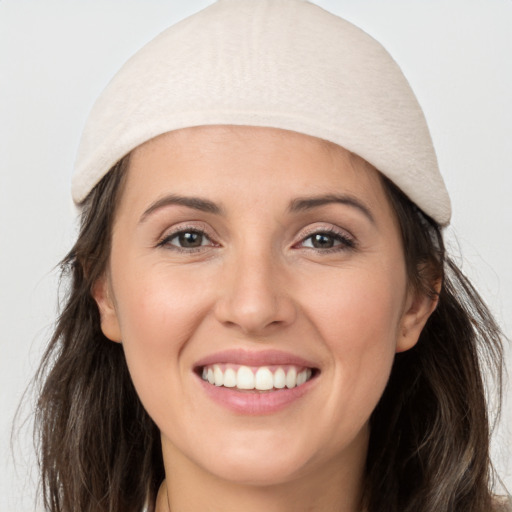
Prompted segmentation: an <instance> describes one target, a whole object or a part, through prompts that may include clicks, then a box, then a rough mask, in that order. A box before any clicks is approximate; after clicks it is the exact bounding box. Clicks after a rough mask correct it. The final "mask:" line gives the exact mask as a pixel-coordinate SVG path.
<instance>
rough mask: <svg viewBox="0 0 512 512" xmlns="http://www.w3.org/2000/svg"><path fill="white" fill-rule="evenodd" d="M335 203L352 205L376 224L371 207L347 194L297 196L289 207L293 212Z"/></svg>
mask: <svg viewBox="0 0 512 512" xmlns="http://www.w3.org/2000/svg"><path fill="white" fill-rule="evenodd" d="M333 203H336V204H344V205H347V206H352V207H353V208H356V209H358V210H359V211H360V212H362V213H363V214H364V215H365V216H366V217H367V218H368V219H369V220H370V221H371V222H372V224H375V218H374V217H373V215H372V213H371V211H370V209H369V208H368V207H367V206H366V205H365V204H363V203H362V202H361V201H360V200H359V199H357V198H355V197H353V196H350V195H345V194H342V195H338V194H326V195H322V196H314V197H303V198H297V199H294V200H293V201H292V202H291V203H290V206H289V207H288V209H289V211H290V212H292V213H297V212H302V211H306V210H311V209H313V208H318V207H320V206H325V205H328V204H333Z"/></svg>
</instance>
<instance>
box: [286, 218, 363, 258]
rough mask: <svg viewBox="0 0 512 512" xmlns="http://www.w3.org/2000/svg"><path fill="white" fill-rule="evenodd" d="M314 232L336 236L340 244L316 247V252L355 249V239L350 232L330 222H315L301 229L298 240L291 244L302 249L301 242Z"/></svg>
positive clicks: (314, 233)
mask: <svg viewBox="0 0 512 512" xmlns="http://www.w3.org/2000/svg"><path fill="white" fill-rule="evenodd" d="M316 234H327V235H330V236H333V237H336V238H337V239H338V240H339V241H340V242H341V244H340V245H338V246H335V247H332V248H326V249H316V248H314V249H313V250H316V251H318V252H323V253H325V252H329V251H340V250H350V249H355V248H356V247H357V239H356V237H355V236H354V235H352V233H350V232H349V231H347V230H346V229H343V228H340V227H337V226H334V225H332V224H329V225H320V224H316V225H314V226H308V227H307V228H305V229H304V230H302V231H301V232H300V233H299V235H298V237H297V238H298V239H299V240H298V242H295V243H294V244H293V246H294V247H297V246H299V247H298V248H299V249H304V248H305V247H303V246H302V247H301V246H300V245H301V244H303V243H304V242H305V241H306V240H307V239H308V238H310V237H311V236H313V235H316Z"/></svg>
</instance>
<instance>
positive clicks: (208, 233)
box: [155, 221, 220, 252]
mask: <svg viewBox="0 0 512 512" xmlns="http://www.w3.org/2000/svg"><path fill="white" fill-rule="evenodd" d="M190 231H193V232H196V233H200V234H202V235H203V236H204V237H206V238H207V239H208V240H209V241H210V242H211V244H210V245H206V246H200V247H195V248H186V247H179V246H177V245H173V244H170V243H168V242H169V241H170V240H172V239H173V238H175V237H176V236H178V235H179V234H180V233H186V232H190ZM212 231H213V230H212V229H210V228H209V227H208V225H207V224H205V223H204V222H202V221H198V222H197V223H196V224H194V222H193V221H188V222H183V223H179V224H177V225H175V226H172V227H171V228H168V229H166V230H165V231H164V232H163V234H162V235H160V236H159V237H158V239H157V242H156V244H155V245H156V247H172V249H173V250H176V251H183V252H194V251H197V250H204V249H205V248H207V247H218V246H219V245H220V244H219V243H218V242H217V241H216V238H217V237H216V236H215V235H214V234H213V233H212Z"/></svg>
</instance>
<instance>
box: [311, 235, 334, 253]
mask: <svg viewBox="0 0 512 512" xmlns="http://www.w3.org/2000/svg"><path fill="white" fill-rule="evenodd" d="M333 246H334V241H333V239H332V236H329V235H323V234H320V233H319V234H316V235H315V236H314V237H313V247H316V248H317V249H326V248H327V249H329V248H331V247H333Z"/></svg>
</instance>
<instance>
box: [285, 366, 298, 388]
mask: <svg viewBox="0 0 512 512" xmlns="http://www.w3.org/2000/svg"><path fill="white" fill-rule="evenodd" d="M296 385H297V370H296V369H295V368H290V369H289V370H288V373H287V374H286V387H287V388H288V389H291V388H294V387H295V386H296Z"/></svg>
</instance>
